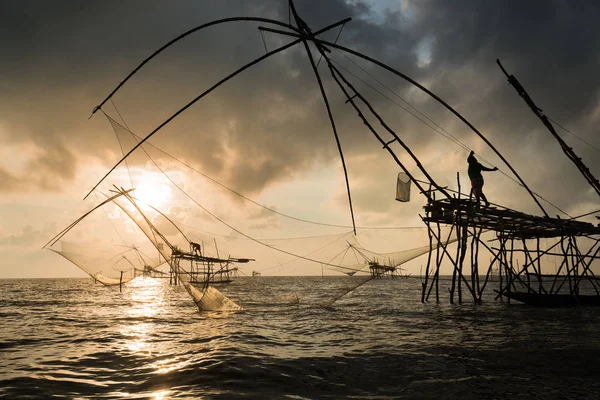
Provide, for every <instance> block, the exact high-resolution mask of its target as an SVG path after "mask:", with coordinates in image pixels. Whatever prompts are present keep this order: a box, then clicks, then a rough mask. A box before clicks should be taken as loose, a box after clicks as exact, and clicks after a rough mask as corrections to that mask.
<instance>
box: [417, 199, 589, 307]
mask: <svg viewBox="0 0 600 400" xmlns="http://www.w3.org/2000/svg"><path fill="white" fill-rule="evenodd" d="M423 222H424V223H425V224H426V226H427V227H428V232H429V238H430V241H431V242H430V243H431V248H432V251H431V252H430V253H429V257H428V260H427V267H426V270H425V277H424V281H423V287H422V294H421V301H423V302H426V301H429V299H430V297H431V295H432V294H435V299H436V301H437V302H439V300H440V290H439V286H440V285H439V281H440V267H441V265H442V263H443V262H446V263H447V264H449V265H451V267H452V279H451V282H450V288H449V296H450V302H451V303H454V302H455V301H458V303H462V302H463V300H464V295H466V296H468V297H469V298H470V299H471V300H470V301H473V302H474V303H475V304H480V303H481V302H482V297H483V293H484V290H485V288H486V286H487V285H488V283H489V281H490V278H491V276H492V271H498V272H499V275H498V276H497V277H495V279H497V281H498V283H499V288H498V289H497V293H498V295H497V296H496V298H499V297H502V296H504V297H506V298H507V299H509V300H510V299H514V300H517V301H521V302H526V303H530V304H537V305H554V306H557V305H576V304H584V303H585V304H593V303H598V304H600V292H599V289H600V281H598V279H597V278H596V276H595V275H594V273H593V272H592V270H591V263H592V261H593V260H595V259H597V258H599V257H598V252H599V251H600V227H597V226H594V225H593V224H591V223H586V222H580V221H574V220H564V219H560V218H543V217H537V216H533V215H527V214H524V213H521V212H518V211H514V210H510V209H506V208H501V207H497V206H490V207H485V208H484V207H481V206H479V204H477V203H475V202H473V201H471V200H470V199H468V198H465V199H460V198H456V199H443V200H434V201H431V202H429V203H428V204H427V205H426V206H425V216H424V217H423ZM442 225H445V226H449V227H450V233H449V234H448V235H451V234H455V235H456V236H457V237H458V245H457V247H456V249H455V251H450V249H449V248H448V246H447V245H445V244H444V243H446V242H447V238H445V237H442V235H441V233H440V232H441V226H442ZM483 232H493V233H495V239H496V240H494V241H493V244H488V243H489V242H486V241H483V240H482V239H481V235H482V233H483ZM581 238H583V239H584V240H586V241H588V242H590V243H591V245H590V246H587V250H586V251H585V252H583V251H582V248H581V246H579V245H578V239H581ZM541 239H546V240H551V241H555V243H554V244H552V245H550V246H548V247H547V248H546V249H542V247H541V243H540V242H541ZM482 247H483V248H485V250H487V252H489V253H490V254H491V255H492V258H491V262H490V264H489V265H488V266H486V267H483V268H481V269H480V265H479V258H480V257H479V254H480V248H482ZM550 257H558V258H559V259H560V260H561V262H560V265H558V266H557V269H556V271H555V273H554V274H545V273H543V266H545V267H546V269H547V268H548V265H549V260H548V259H549V258H550Z"/></svg>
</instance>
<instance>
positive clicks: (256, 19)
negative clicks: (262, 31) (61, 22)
mask: <svg viewBox="0 0 600 400" xmlns="http://www.w3.org/2000/svg"><path fill="white" fill-rule="evenodd" d="M350 20H351V18H346V19H344V20H342V21H340V22H339V23H338V24H340V23H344V24H345V23H346V22H348V21H350ZM228 22H264V23H267V24H273V25H279V26H281V27H284V28H288V29H291V30H296V28H295V27H293V26H292V25H290V24H286V23H284V22H280V21H277V20H274V19H270V18H261V17H231V18H223V19H218V20H215V21H211V22H207V23H206V24H202V25H199V26H197V27H195V28H192V29H190V30H189V31H187V32H184V33H182V34H181V35H179V36H177V37H176V38H174V39H173V40H171V41H169V42H168V43H166V44H165V45H163V46H162V47H161V48H159V49H158V50H156V51H155V52H154V53H152V54H151V55H150V56H148V57H147V58H146V59H145V60H144V61H142V62H141V63H140V64H139V65H138V66H137V67H135V69H134V70H133V71H131V72H130V73H129V75H127V76H126V77H125V79H123V80H122V81H121V82H120V83H119V84H118V85H117V87H116V88H114V89H113V91H112V92H110V94H109V95H108V96H106V98H105V99H104V100H102V102H101V103H100V104H99V105H97V106H96V107H94V109H93V110H92V115H94V114H95V113H96V111H98V110H99V109H101V108H102V106H103V105H104V104H105V103H106V102H107V101H108V100H110V99H111V98H112V97H113V96H114V95H115V94H116V93H117V92H118V91H119V89H121V87H122V86H123V85H124V84H125V83H126V82H127V81H128V80H129V79H130V78H131V77H132V76H133V75H135V74H136V73H137V72H138V71H139V70H140V69H141V68H142V67H143V66H144V65H146V64H147V63H148V62H149V61H150V60H152V59H153V58H154V57H156V56H157V55H159V54H160V53H162V52H163V51H164V50H166V49H167V48H168V47H170V46H171V45H173V44H175V43H177V42H178V41H180V40H181V39H183V38H185V37H186V36H189V35H191V34H192V33H194V32H198V31H200V30H202V29H205V28H208V27H211V26H215V25H220V24H225V23H228ZM338 24H336V26H337V25H338ZM332 28H333V26H332ZM320 33H322V32H320Z"/></svg>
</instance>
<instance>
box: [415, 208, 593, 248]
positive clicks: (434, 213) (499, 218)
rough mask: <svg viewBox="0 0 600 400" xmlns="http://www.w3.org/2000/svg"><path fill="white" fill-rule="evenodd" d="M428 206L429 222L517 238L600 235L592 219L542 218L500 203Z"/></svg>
mask: <svg viewBox="0 0 600 400" xmlns="http://www.w3.org/2000/svg"><path fill="white" fill-rule="evenodd" d="M424 208H425V211H427V215H426V217H425V218H424V220H425V222H433V223H441V224H457V225H460V226H465V225H468V226H472V227H477V228H483V229H486V230H493V231H495V232H497V233H498V234H499V235H500V236H505V237H509V238H515V239H534V238H552V237H561V236H586V235H600V227H599V226H595V225H594V224H591V223H588V222H582V221H575V220H569V219H561V218H546V217H540V216H535V215H529V214H525V213H522V212H520V211H515V210H511V209H509V208H503V207H498V206H490V207H485V206H483V205H478V204H477V203H476V202H474V201H470V200H468V199H460V200H458V199H442V200H435V201H433V202H430V203H429V204H427V205H426V206H425V207H424ZM457 216H458V217H457Z"/></svg>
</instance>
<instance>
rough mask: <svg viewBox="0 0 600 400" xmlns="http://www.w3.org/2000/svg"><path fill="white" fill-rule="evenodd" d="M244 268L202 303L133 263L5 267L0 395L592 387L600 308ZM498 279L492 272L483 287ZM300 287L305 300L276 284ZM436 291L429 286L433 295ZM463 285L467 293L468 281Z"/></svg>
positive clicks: (508, 393)
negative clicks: (54, 275) (118, 278)
mask: <svg viewBox="0 0 600 400" xmlns="http://www.w3.org/2000/svg"><path fill="white" fill-rule="evenodd" d="M364 280H365V278H364V277H327V276H325V277H264V276H263V277H255V278H249V277H248V278H246V277H244V278H238V279H237V280H235V281H234V282H233V283H232V284H230V285H225V286H219V287H218V288H219V290H221V291H222V292H223V293H224V294H225V295H227V296H228V297H229V298H231V299H232V300H233V301H236V302H237V303H238V304H240V305H241V306H243V307H244V310H243V311H235V312H210V313H200V312H199V311H198V309H197V307H196V306H195V305H194V302H193V301H192V299H191V297H189V295H188V294H187V292H186V291H185V289H184V288H183V287H182V286H170V285H169V284H168V281H166V280H161V279H152V278H137V279H136V280H134V281H132V282H130V283H128V284H127V285H125V286H124V287H123V290H122V292H120V291H119V288H118V287H103V286H100V285H98V284H94V283H93V282H92V280H91V279H38V280H0V316H1V319H0V321H1V325H0V396H3V397H6V398H11V399H17V398H49V397H63V398H85V399H94V398H102V399H105V398H116V399H129V398H131V399H138V398H148V399H169V398H224V399H230V398H231V399H253V398H255V399H285V398H290V399H324V398H325V399H327V398H328V399H343V398H353V399H402V398H414V399H427V398H430V399H438V398H440V399H442V398H443V399H447V398H456V399H504V398H510V399H519V398H523V399H529V398H540V399H553V398H565V399H567V398H586V399H587V398H590V399H592V398H598V396H600V395H599V393H600V367H599V364H600V308H574V309H540V308H532V307H528V306H523V305H515V304H511V305H509V304H507V303H506V302H501V301H497V300H494V295H495V294H494V292H493V291H492V290H487V291H486V293H488V295H487V296H486V297H485V298H484V304H483V305H479V306H475V305H473V304H470V303H469V302H468V300H467V301H466V302H465V303H464V304H462V305H450V304H449V302H448V292H447V288H445V287H442V290H441V300H442V302H441V303H440V304H439V305H436V304H435V303H434V302H433V303H432V302H430V303H426V304H421V302H420V289H421V283H420V281H419V280H418V279H393V280H371V281H368V282H366V283H365V284H363V285H360V286H359V287H358V288H356V289H355V290H353V291H350V292H349V293H348V294H346V295H344V296H342V297H341V298H340V299H339V300H337V301H336V302H334V303H333V304H331V305H328V306H324V304H328V303H331V300H333V299H334V298H336V297H337V296H339V295H341V294H342V293H345V292H347V291H348V290H349V289H351V288H352V287H355V286H357V285H359V284H360V283H361V282H363V281H364ZM492 289H493V288H492ZM296 296H297V298H298V300H299V301H298V302H287V303H286V302H285V301H280V300H278V299H286V298H287V299H289V298H294V299H295V298H296ZM432 299H433V297H432ZM465 299H467V298H466V296H465Z"/></svg>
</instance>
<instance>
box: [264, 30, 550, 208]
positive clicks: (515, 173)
mask: <svg viewBox="0 0 600 400" xmlns="http://www.w3.org/2000/svg"><path fill="white" fill-rule="evenodd" d="M262 29H263V30H265V31H269V32H273V33H279V34H281V35H286V36H292V37H300V36H301V35H299V34H297V33H294V32H284V31H281V30H278V29H270V28H262ZM310 40H312V41H313V42H314V43H315V44H318V45H322V46H329V47H333V48H335V49H338V50H341V51H344V52H346V53H349V54H352V55H354V56H356V57H359V58H362V59H364V60H366V61H369V62H371V63H373V64H375V65H377V66H379V67H381V68H383V69H385V70H387V71H389V72H391V73H393V74H394V75H397V76H399V77H400V78H402V79H404V80H405V81H407V82H409V83H411V84H412V85H414V86H415V87H417V88H419V89H421V90H422V91H423V92H425V93H427V94H428V95H429V96H431V97H432V98H433V99H434V100H436V101H437V102H438V103H440V104H441V105H443V106H444V107H445V108H446V109H448V111H450V112H451V113H452V114H454V115H455V116H456V117H457V118H458V119H460V120H461V121H462V122H464V123H465V124H466V125H467V126H468V127H469V128H470V129H471V130H472V131H473V132H475V134H477V136H479V137H480V138H481V139H482V140H483V141H484V142H485V143H486V144H487V145H488V146H489V147H490V148H491V149H492V150H493V151H494V153H496V155H497V156H498V157H500V159H501V160H502V162H504V164H505V165H506V166H507V167H508V168H509V169H510V170H511V172H512V173H513V174H514V175H515V177H516V178H517V179H518V180H519V182H521V185H522V186H523V187H524V188H525V190H527V192H529V194H530V195H531V198H532V199H533V201H534V202H535V203H536V204H537V205H538V207H539V208H540V210H541V211H542V212H543V213H544V216H545V217H547V218H549V217H550V216H549V215H548V213H547V212H546V210H545V209H544V207H542V205H541V204H540V202H539V201H538V199H537V198H536V197H535V195H534V194H533V192H532V191H531V189H529V187H528V186H527V184H526V183H525V181H523V179H522V178H521V176H520V175H519V174H518V173H517V171H515V169H514V168H513V167H512V165H510V164H509V162H508V161H507V160H506V158H504V156H503V155H502V154H501V153H500V152H499V151H498V149H496V147H494V145H493V144H492V143H491V142H490V141H489V140H488V139H487V138H486V137H485V136H484V135H483V134H482V133H481V132H479V130H478V129H477V128H475V126H473V124H471V123H470V122H469V121H468V120H467V119H466V118H465V117H463V116H462V115H461V114H460V113H459V112H458V111H456V110H455V109H454V108H452V107H451V106H450V105H449V104H448V103H446V102H445V101H444V100H442V99H441V98H440V97H439V96H437V95H436V94H435V93H433V92H432V91H431V90H429V89H427V88H426V87H425V86H423V85H421V84H420V83H419V82H417V81H415V80H414V79H412V78H410V77H409V76H407V75H405V74H403V73H402V72H400V71H398V70H396V69H394V68H392V67H390V66H389V65H387V64H385V63H383V62H381V61H378V60H376V59H374V58H372V57H369V56H367V55H365V54H362V53H360V52H358V51H356V50H353V49H350V48H348V47H345V46H341V45H339V44H336V43H331V42H329V41H327V40H322V39H318V38H316V37H311V38H310Z"/></svg>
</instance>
